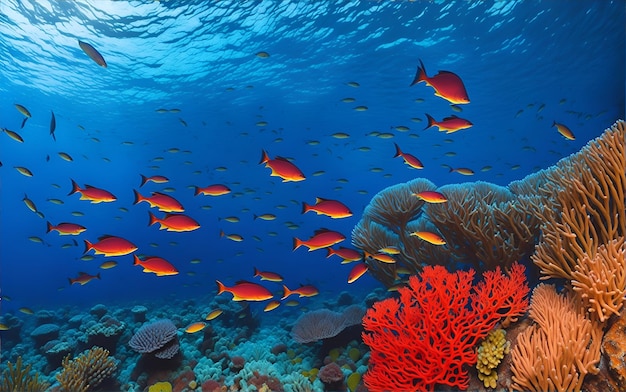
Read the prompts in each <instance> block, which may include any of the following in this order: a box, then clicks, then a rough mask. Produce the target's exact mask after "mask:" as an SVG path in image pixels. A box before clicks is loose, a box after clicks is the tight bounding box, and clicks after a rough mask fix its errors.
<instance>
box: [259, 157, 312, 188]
mask: <svg viewBox="0 0 626 392" xmlns="http://www.w3.org/2000/svg"><path fill="white" fill-rule="evenodd" d="M259 164H265V167H269V168H270V169H271V170H272V173H271V174H270V176H275V177H280V178H282V179H283V182H287V181H302V180H304V179H305V178H306V177H305V176H304V174H302V172H301V171H300V169H298V168H297V167H296V166H295V165H294V164H293V163H291V162H289V161H288V160H287V159H286V158H283V157H276V158H274V159H270V157H269V156H268V155H267V153H266V152H265V150H262V155H261V161H260V162H259Z"/></svg>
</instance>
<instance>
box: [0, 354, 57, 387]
mask: <svg viewBox="0 0 626 392" xmlns="http://www.w3.org/2000/svg"><path fill="white" fill-rule="evenodd" d="M30 368H31V365H27V366H26V367H23V366H22V357H21V356H19V357H17V360H16V361H15V364H12V363H11V362H10V361H9V362H8V363H7V369H6V370H5V371H4V372H3V373H2V383H1V384H0V392H40V391H45V390H46V389H48V387H49V386H50V384H48V383H46V382H43V381H40V380H39V373H35V374H34V375H32V374H31V373H30Z"/></svg>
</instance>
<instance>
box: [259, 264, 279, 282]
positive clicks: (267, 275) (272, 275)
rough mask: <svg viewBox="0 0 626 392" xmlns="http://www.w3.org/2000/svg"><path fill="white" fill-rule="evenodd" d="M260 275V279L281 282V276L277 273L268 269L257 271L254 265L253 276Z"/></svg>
mask: <svg viewBox="0 0 626 392" xmlns="http://www.w3.org/2000/svg"><path fill="white" fill-rule="evenodd" d="M257 276H259V277H261V280H268V281H270V282H282V281H283V277H282V276H280V275H279V274H277V273H276V272H269V271H259V270H258V269H257V268H256V267H254V277H255V278H256V277H257Z"/></svg>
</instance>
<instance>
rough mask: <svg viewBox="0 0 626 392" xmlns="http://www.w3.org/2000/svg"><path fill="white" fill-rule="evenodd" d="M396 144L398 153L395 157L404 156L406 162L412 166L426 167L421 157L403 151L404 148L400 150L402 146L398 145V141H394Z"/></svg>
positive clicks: (416, 167)
mask: <svg viewBox="0 0 626 392" xmlns="http://www.w3.org/2000/svg"><path fill="white" fill-rule="evenodd" d="M394 145H395V146H396V155H394V156H393V157H394V158H397V157H402V159H404V163H406V164H407V165H409V166H411V167H412V168H414V169H423V168H424V165H422V162H421V161H420V160H419V159H417V158H416V157H415V156H413V155H411V154H407V153H405V152H402V150H400V146H398V145H397V144H396V143H394Z"/></svg>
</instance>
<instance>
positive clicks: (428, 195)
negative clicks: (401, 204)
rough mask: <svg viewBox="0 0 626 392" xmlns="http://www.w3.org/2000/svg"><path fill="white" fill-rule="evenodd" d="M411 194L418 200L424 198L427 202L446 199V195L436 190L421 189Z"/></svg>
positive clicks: (440, 201) (445, 200)
mask: <svg viewBox="0 0 626 392" xmlns="http://www.w3.org/2000/svg"><path fill="white" fill-rule="evenodd" d="M412 195H413V196H415V197H417V198H418V199H420V200H424V201H425V202H427V203H445V202H447V201H448V198H447V197H445V196H444V195H443V194H441V193H439V192H436V191H422V192H419V193H412Z"/></svg>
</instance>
